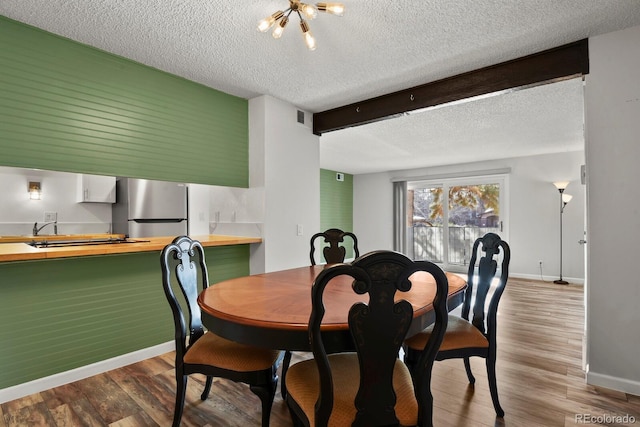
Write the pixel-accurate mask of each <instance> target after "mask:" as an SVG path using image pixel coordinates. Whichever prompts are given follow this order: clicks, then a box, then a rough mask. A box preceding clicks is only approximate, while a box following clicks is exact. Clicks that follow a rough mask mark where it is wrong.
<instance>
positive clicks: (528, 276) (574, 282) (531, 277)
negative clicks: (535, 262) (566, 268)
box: [509, 272, 584, 285]
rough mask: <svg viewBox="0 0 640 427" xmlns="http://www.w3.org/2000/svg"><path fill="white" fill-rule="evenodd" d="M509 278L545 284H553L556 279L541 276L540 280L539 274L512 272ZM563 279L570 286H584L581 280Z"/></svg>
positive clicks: (575, 278)
mask: <svg viewBox="0 0 640 427" xmlns="http://www.w3.org/2000/svg"><path fill="white" fill-rule="evenodd" d="M509 277H513V278H514V279H528V280H543V281H545V282H553V281H554V280H556V279H558V277H557V276H542V278H540V275H539V274H537V275H536V274H520V273H512V272H509ZM563 279H564V280H566V281H567V282H569V283H570V284H571V285H584V279H583V278H578V277H563Z"/></svg>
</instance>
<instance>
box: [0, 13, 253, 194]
mask: <svg viewBox="0 0 640 427" xmlns="http://www.w3.org/2000/svg"><path fill="white" fill-rule="evenodd" d="M0 69H1V70H2V72H1V73H0V93H2V96H0V153H1V155H0V165H6V166H20V167H30V168H40V169H51V170H60V171H68V172H86V173H95V174H103V175H116V176H129V177H139V178H150V179H162V180H170V181H181V182H193V183H201V184H215V185H226V186H235V187H247V186H248V138H249V137H248V101H247V100H245V99H241V98H237V97H235V96H231V95H228V94H225V93H222V92H219V91H216V90H214V89H211V88H208V87H205V86H202V85H200V84H197V83H194V82H191V81H188V80H185V79H182V78H179V77H176V76H173V75H171V74H168V73H164V72H162V71H159V70H156V69H153V68H150V67H147V66H144V65H141V64H138V63H136V62H133V61H130V60H127V59H124V58H121V57H118V56H115V55H111V54H109V53H106V52H103V51H100V50H98V49H94V48H91V47H89V46H85V45H82V44H79V43H76V42H73V41H70V40H68V39H65V38H62V37H58V36H55V35H53V34H50V33H47V32H45V31H42V30H39V29H37V28H34V27H30V26H27V25H25V24H22V23H18V22H16V21H12V20H10V19H8V18H6V17H2V16H0Z"/></svg>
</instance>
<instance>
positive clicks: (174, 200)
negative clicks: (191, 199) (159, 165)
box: [112, 178, 189, 238]
mask: <svg viewBox="0 0 640 427" xmlns="http://www.w3.org/2000/svg"><path fill="white" fill-rule="evenodd" d="M187 197H188V196H187V185H186V184H182V183H177V182H165V181H153V180H148V179H134V178H118V180H117V181H116V203H114V204H113V209H112V222H113V232H114V233H116V234H126V235H127V236H129V237H136V238H140V237H159V236H179V235H186V234H188V231H189V230H188V220H187V218H188V208H187Z"/></svg>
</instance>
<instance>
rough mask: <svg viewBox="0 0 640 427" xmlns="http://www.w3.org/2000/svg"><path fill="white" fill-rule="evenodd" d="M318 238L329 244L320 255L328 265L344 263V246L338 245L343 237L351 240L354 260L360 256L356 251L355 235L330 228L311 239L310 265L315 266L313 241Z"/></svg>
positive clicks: (342, 240) (356, 241) (356, 240)
mask: <svg viewBox="0 0 640 427" xmlns="http://www.w3.org/2000/svg"><path fill="white" fill-rule="evenodd" d="M320 237H323V238H324V242H325V243H329V246H325V247H324V248H323V249H322V255H324V259H325V261H326V262H327V263H329V264H336V263H339V262H344V258H345V256H346V249H345V247H344V246H341V245H340V243H343V242H344V238H345V237H350V238H351V239H352V240H353V251H354V253H355V258H358V257H359V256H360V252H359V250H358V239H357V238H356V236H355V234H353V233H351V232H349V231H342V230H340V229H338V228H330V229H328V230H325V231H323V232H321V233H316V234H314V235H313V236H312V237H311V252H310V254H309V256H310V258H311V265H316V259H315V252H316V247H315V241H316V239H317V238H320Z"/></svg>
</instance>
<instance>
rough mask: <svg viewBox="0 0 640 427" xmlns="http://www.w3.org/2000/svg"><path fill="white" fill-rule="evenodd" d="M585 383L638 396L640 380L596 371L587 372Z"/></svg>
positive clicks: (639, 394)
mask: <svg viewBox="0 0 640 427" xmlns="http://www.w3.org/2000/svg"><path fill="white" fill-rule="evenodd" d="M587 384H591V385H595V386H600V387H605V388H610V389H612V390H618V391H622V392H625V393H629V394H633V395H635V396H640V381H632V380H628V379H626V378H619V377H612V376H610V375H605V374H598V373H597V372H587Z"/></svg>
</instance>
